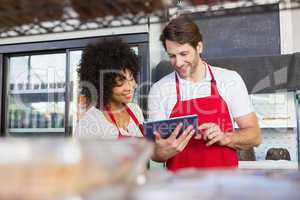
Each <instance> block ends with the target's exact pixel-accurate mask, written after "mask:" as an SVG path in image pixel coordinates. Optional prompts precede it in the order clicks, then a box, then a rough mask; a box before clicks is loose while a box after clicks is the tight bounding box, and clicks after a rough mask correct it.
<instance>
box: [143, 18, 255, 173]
mask: <svg viewBox="0 0 300 200" xmlns="http://www.w3.org/2000/svg"><path fill="white" fill-rule="evenodd" d="M160 40H161V42H162V44H163V46H164V48H165V50H166V52H167V53H168V55H169V57H170V63H171V64H172V66H173V68H174V72H173V73H171V74H168V75H166V76H165V77H163V78H162V79H161V80H159V81H158V82H156V83H155V84H154V85H153V86H152V87H151V90H150V93H149V99H148V110H149V119H150V120H160V119H166V118H172V117H178V116H184V115H191V114H197V115H198V118H199V122H198V123H199V127H198V130H192V127H188V128H187V129H186V130H184V131H183V133H182V134H181V135H180V136H179V137H178V134H179V132H180V129H181V125H178V126H177V127H176V129H175V130H174V131H173V132H172V134H171V136H170V137H168V138H167V139H162V138H161V137H160V134H159V133H155V136H156V139H155V151H154V155H153V157H152V159H153V160H154V161H158V162H166V164H167V168H168V169H169V170H171V171H177V170H179V169H182V168H188V167H193V168H212V167H213V168H216V167H222V168H228V167H230V168H235V167H237V166H238V160H237V154H236V150H239V149H248V148H251V147H253V146H258V145H259V144H260V143H261V134H260V128H259V126H258V121H257V118H256V115H255V113H254V112H253V111H252V107H251V103H250V101H249V96H248V92H247V89H246V86H245V84H244V82H243V80H242V78H241V77H240V76H239V75H238V74H237V73H236V72H234V71H230V70H226V69H222V68H217V67H212V66H210V65H209V64H207V63H205V62H204V61H203V60H202V59H201V53H202V50H203V43H202V35H201V33H200V32H199V29H198V27H197V25H196V24H195V23H194V22H193V21H192V20H191V19H189V18H188V17H187V16H179V17H177V18H175V19H173V20H172V21H170V22H169V24H168V25H167V26H166V27H165V28H164V30H163V32H162V34H161V37H160ZM233 121H235V122H236V123H237V125H238V127H239V131H235V130H234V128H233ZM195 133H196V134H195Z"/></svg>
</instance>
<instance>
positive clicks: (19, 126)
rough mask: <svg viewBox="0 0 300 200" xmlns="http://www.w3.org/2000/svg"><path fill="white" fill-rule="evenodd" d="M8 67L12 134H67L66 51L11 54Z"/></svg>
mask: <svg viewBox="0 0 300 200" xmlns="http://www.w3.org/2000/svg"><path fill="white" fill-rule="evenodd" d="M8 66H9V67H8V76H7V77H8V80H7V82H8V87H7V88H8V90H7V108H8V112H7V114H8V116H7V117H8V120H7V127H8V133H9V134H10V135H15V134H21V133H23V134H24V133H30V134H38V133H44V132H47V133H64V119H65V112H64V111H65V92H66V90H65V81H66V55H65V53H53V54H38V55H30V54H29V55H28V54H27V55H16V56H11V57H9V62H8Z"/></svg>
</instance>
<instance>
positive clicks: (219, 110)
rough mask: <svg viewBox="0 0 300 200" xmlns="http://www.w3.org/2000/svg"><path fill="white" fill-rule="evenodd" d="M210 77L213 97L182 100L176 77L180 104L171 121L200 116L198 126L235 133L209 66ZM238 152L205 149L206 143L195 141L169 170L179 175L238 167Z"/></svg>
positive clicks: (178, 103)
mask: <svg viewBox="0 0 300 200" xmlns="http://www.w3.org/2000/svg"><path fill="white" fill-rule="evenodd" d="M207 67H208V69H209V73H210V75H211V79H212V80H211V96H208V97H204V98H195V99H191V100H185V101H183V100H181V97H180V89H179V79H178V77H177V75H176V74H175V79H176V93H177V102H176V104H175V106H174V107H173V109H172V112H171V114H170V118H172V117H179V116H184V115H192V114H197V115H198V125H199V126H200V125H201V124H203V123H215V124H217V125H219V126H220V129H221V130H222V131H223V132H231V131H233V123H232V120H231V118H230V114H229V110H228V106H227V104H226V102H225V101H224V100H223V98H222V97H221V96H220V94H219V92H218V89H217V85H216V81H215V78H214V76H213V73H212V71H211V69H210V66H208V65H207ZM237 165H238V160H237V154H236V151H235V150H234V149H232V148H229V147H225V146H219V145H217V144H214V145H212V146H210V147H207V146H206V142H205V141H204V140H203V139H201V140H196V139H194V138H192V139H191V140H190V141H189V143H188V145H187V146H186V147H185V149H184V150H183V151H182V152H180V153H178V154H177V155H176V156H174V157H172V158H171V159H169V160H168V161H167V168H168V169H169V170H171V171H176V170H179V169H181V168H189V167H192V168H212V167H215V168H216V167H223V168H227V167H237Z"/></svg>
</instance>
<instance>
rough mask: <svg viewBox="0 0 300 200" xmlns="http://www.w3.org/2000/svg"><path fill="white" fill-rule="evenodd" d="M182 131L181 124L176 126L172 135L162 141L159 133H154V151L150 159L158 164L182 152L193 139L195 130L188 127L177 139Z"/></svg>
mask: <svg viewBox="0 0 300 200" xmlns="http://www.w3.org/2000/svg"><path fill="white" fill-rule="evenodd" d="M181 129H182V124H179V125H177V126H176V128H175V129H174V131H173V132H172V134H171V135H170V136H169V137H168V138H166V139H163V138H161V136H160V133H159V132H155V133H154V134H155V149H154V155H153V156H152V159H153V160H154V161H158V162H164V161H166V160H168V159H170V158H171V157H173V156H175V155H176V154H177V153H179V152H181V151H183V149H184V148H185V147H186V145H187V144H188V142H189V141H190V139H191V138H192V137H193V135H194V133H195V130H194V129H193V126H191V125H190V126H188V127H187V128H186V129H185V130H184V131H183V132H182V134H181V135H180V136H179V137H177V136H178V135H179V133H180V130H181Z"/></svg>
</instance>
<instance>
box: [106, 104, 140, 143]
mask: <svg viewBox="0 0 300 200" xmlns="http://www.w3.org/2000/svg"><path fill="white" fill-rule="evenodd" d="M124 106H125V109H126V111H127V113H128V114H129V116H130V117H131V118H132V120H133V121H134V123H135V124H136V126H137V127H139V129H140V131H141V133H142V135H143V136H144V129H143V127H142V125H141V124H140V123H139V120H138V119H137V117H136V116H135V115H134V113H133V112H132V111H131V110H130V108H129V107H128V106H127V105H126V104H124ZM105 110H106V111H107V113H108V115H109V117H110V119H111V121H112V122H113V123H114V125H115V126H116V127H117V128H118V131H119V135H118V138H119V139H121V138H128V137H133V136H124V135H122V134H121V132H120V129H119V127H118V125H117V122H116V119H115V117H114V115H113V114H112V112H111V109H110V108H109V107H108V106H107V107H106V108H105Z"/></svg>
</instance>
